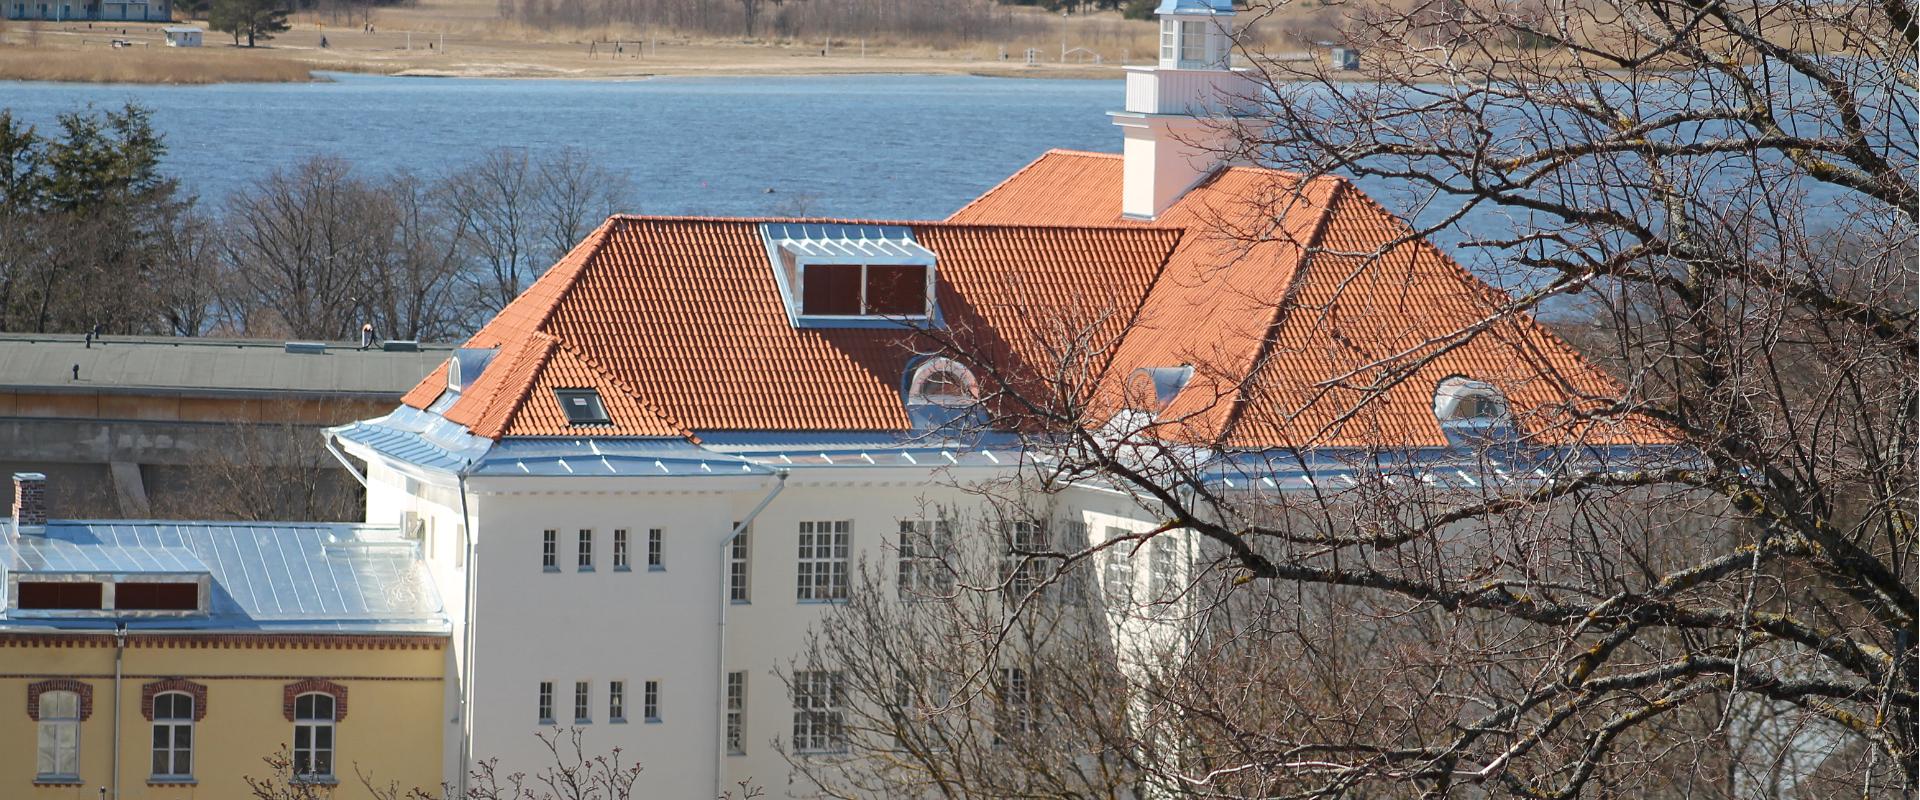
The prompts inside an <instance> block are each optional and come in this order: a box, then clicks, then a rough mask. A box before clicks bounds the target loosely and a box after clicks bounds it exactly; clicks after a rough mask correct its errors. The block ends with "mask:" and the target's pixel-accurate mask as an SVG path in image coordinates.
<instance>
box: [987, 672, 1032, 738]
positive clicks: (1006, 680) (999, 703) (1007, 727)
mask: <svg viewBox="0 0 1920 800" xmlns="http://www.w3.org/2000/svg"><path fill="white" fill-rule="evenodd" d="M998 678H999V679H998V681H996V683H995V685H994V687H993V688H994V698H993V699H994V712H993V743H994V744H996V745H998V744H1003V743H1005V742H1006V740H1007V739H1011V738H1013V737H1015V736H1018V735H1020V734H1025V733H1031V732H1032V731H1033V681H1032V680H1031V679H1030V677H1029V676H1028V675H1027V671H1026V670H1024V669H1021V668H1019V667H1007V668H1005V669H1002V670H1000V674H999V676H998Z"/></svg>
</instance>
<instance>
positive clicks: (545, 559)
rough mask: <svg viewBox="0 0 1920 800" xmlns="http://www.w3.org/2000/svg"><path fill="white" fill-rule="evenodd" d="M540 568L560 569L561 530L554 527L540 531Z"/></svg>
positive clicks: (554, 570)
mask: <svg viewBox="0 0 1920 800" xmlns="http://www.w3.org/2000/svg"><path fill="white" fill-rule="evenodd" d="M540 568H541V569H544V570H546V571H548V572H559V571H560V532H559V531H556V530H553V529H552V528H548V529H547V530H545V531H542V532H541V533H540Z"/></svg>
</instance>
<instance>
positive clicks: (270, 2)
mask: <svg viewBox="0 0 1920 800" xmlns="http://www.w3.org/2000/svg"><path fill="white" fill-rule="evenodd" d="M287 12H288V8H287V7H286V5H285V4H284V3H283V2H282V0H214V2H213V8H212V10H211V11H209V12H208V14H207V22H208V24H209V25H211V26H212V27H213V29H214V30H216V31H221V32H223V33H228V34H232V35H233V43H234V45H236V46H238V45H239V44H240V38H241V37H242V36H244V37H246V39H247V46H248V47H252V46H254V43H255V41H256V40H257V41H268V40H270V39H272V38H273V35H274V34H276V33H280V32H282V31H285V30H287V29H288V28H291V27H293V26H292V25H290V24H289V23H288V22H287Z"/></svg>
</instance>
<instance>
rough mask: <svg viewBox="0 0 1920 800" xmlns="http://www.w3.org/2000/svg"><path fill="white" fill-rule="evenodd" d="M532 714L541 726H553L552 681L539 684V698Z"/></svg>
mask: <svg viewBox="0 0 1920 800" xmlns="http://www.w3.org/2000/svg"><path fill="white" fill-rule="evenodd" d="M534 713H535V714H536V716H537V717H538V719H539V720H540V723H541V724H543V725H552V724H553V681H541V682H540V696H539V699H538V701H537V705H536V706H535V712H534Z"/></svg>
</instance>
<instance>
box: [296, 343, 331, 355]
mask: <svg viewBox="0 0 1920 800" xmlns="http://www.w3.org/2000/svg"><path fill="white" fill-rule="evenodd" d="M287 352H289V353H301V354H305V355H315V356H323V355H326V354H327V343H326V342H287Z"/></svg>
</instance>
